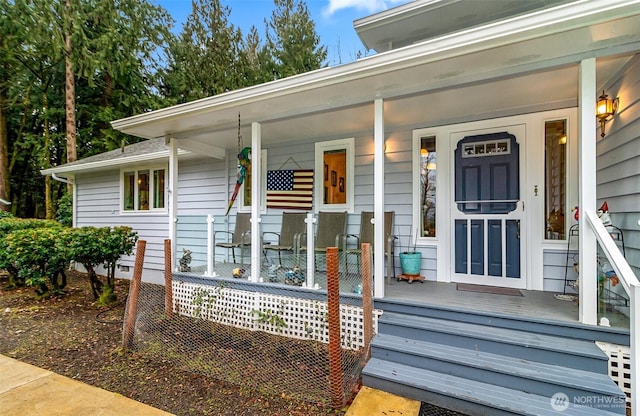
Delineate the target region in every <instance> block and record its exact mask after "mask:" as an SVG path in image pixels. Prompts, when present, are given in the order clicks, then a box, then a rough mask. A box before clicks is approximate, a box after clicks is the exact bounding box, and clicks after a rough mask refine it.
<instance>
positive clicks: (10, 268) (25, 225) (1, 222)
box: [0, 216, 61, 287]
mask: <svg viewBox="0 0 640 416" xmlns="http://www.w3.org/2000/svg"><path fill="white" fill-rule="evenodd" d="M36 229H61V227H60V224H59V223H57V222H55V221H47V220H38V219H21V218H13V216H8V217H4V218H0V270H5V271H7V272H8V273H9V286H10V287H16V286H24V285H25V284H26V281H25V277H24V276H25V273H19V267H18V265H17V264H16V261H17V257H16V256H15V253H14V255H12V256H10V253H11V251H10V248H9V244H8V242H7V241H6V237H7V236H9V235H10V234H11V233H13V232H16V231H20V230H36ZM22 263H24V262H21V264H22Z"/></svg>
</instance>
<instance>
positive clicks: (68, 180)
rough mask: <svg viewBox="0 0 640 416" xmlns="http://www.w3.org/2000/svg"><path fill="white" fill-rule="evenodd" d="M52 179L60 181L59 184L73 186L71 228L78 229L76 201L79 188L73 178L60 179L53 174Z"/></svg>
mask: <svg viewBox="0 0 640 416" xmlns="http://www.w3.org/2000/svg"><path fill="white" fill-rule="evenodd" d="M51 177H52V178H53V180H55V181H58V182H62V183H64V184H66V185H71V186H72V189H73V194H72V196H71V198H72V200H71V207H72V208H71V226H72V227H73V228H75V227H76V209H77V208H76V205H77V204H76V201H77V200H78V188H77V187H76V183H75V181H74V180H73V179H72V178H63V177H60V176H58V175H56V174H55V173H52V174H51Z"/></svg>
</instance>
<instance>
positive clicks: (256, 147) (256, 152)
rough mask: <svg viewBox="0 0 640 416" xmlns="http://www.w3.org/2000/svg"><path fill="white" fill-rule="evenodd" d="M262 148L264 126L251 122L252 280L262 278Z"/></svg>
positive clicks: (255, 280)
mask: <svg viewBox="0 0 640 416" xmlns="http://www.w3.org/2000/svg"><path fill="white" fill-rule="evenodd" d="M261 148H262V126H261V125H260V123H257V122H255V121H254V122H253V123H251V276H250V280H251V281H252V282H257V281H258V280H260V264H261V259H260V255H261V253H262V238H261V234H260V208H261V207H260V192H262V191H263V190H262V188H261V187H260V183H261V181H262V178H261V177H260V176H261V175H260V174H261V172H262V168H261V166H260V164H261V162H262V161H261V160H260V149H261Z"/></svg>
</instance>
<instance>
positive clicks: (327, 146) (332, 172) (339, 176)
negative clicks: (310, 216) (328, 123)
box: [314, 138, 354, 212]
mask: <svg viewBox="0 0 640 416" xmlns="http://www.w3.org/2000/svg"><path fill="white" fill-rule="evenodd" d="M315 153H316V161H315V171H316V174H315V178H316V179H315V195H314V199H315V201H316V204H315V205H316V209H317V210H318V211H349V212H352V211H353V199H354V197H353V189H354V187H353V178H354V175H353V169H354V167H353V166H354V155H353V153H354V139H353V138H349V139H341V140H332V141H328V142H320V143H316V151H315Z"/></svg>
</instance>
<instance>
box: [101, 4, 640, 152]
mask: <svg viewBox="0 0 640 416" xmlns="http://www.w3.org/2000/svg"><path fill="white" fill-rule="evenodd" d="M588 3H592V2H588ZM596 3H598V2H596ZM628 3H630V2H627V4H628ZM552 17H553V16H549V19H551V18H552ZM581 19H582V20H581ZM519 23H521V22H513V26H514V28H513V29H510V30H508V31H507V29H503V28H481V29H472V30H471V31H470V33H469V34H467V35H468V39H466V38H465V34H464V33H463V34H458V35H457V36H456V37H455V38H446V37H445V38H440V39H434V40H431V41H426V42H423V43H421V44H418V45H413V46H410V47H407V48H403V49H399V50H394V51H390V52H387V53H383V54H379V55H376V56H372V57H369V58H365V59H362V60H359V61H357V62H354V63H351V64H347V65H342V66H339V67H335V68H325V69H321V70H318V71H314V72H311V73H308V74H302V75H298V76H295V77H291V78H287V79H285V80H280V81H275V82H272V83H268V84H263V85H260V86H256V87H251V88H246V89H243V90H239V91H234V92H231V93H227V94H222V95H220V96H216V97H211V98H206V99H203V100H199V101H196V102H193V103H187V104H184V105H180V106H175V107H171V108H168V109H163V110H158V111H155V112H151V113H147V114H142V115H139V116H135V117H131V118H128V119H124V120H118V121H115V122H114V123H113V125H114V127H115V128H117V129H120V130H122V131H123V132H125V133H128V134H132V135H136V136H140V137H144V138H153V137H162V136H166V135H168V136H173V137H175V138H177V139H181V138H183V139H184V138H190V139H192V140H195V141H201V142H203V143H209V144H213V145H215V146H217V147H220V148H226V149H236V147H237V123H238V114H240V115H241V123H242V130H241V133H242V135H243V137H244V138H245V139H244V140H245V143H250V141H251V139H250V138H251V129H250V127H251V126H250V125H251V122H254V121H255V122H260V123H261V125H262V142H263V144H265V145H266V144H269V143H274V142H279V141H292V140H309V141H315V140H318V139H330V138H338V137H348V136H354V135H359V134H372V132H373V113H374V111H373V101H374V100H375V99H376V98H383V99H384V100H385V112H384V117H385V129H386V130H387V131H393V130H397V129H399V128H407V127H408V128H411V127H417V126H420V127H427V126H435V125H443V124H448V123H453V122H463V121H472V120H479V119H485V118H491V117H498V116H504V115H512V114H520V113H525V112H529V111H540V110H546V109H551V108H561V107H567V106H575V105H577V96H578V63H579V62H580V60H582V59H585V58H589V57H595V58H597V86H598V87H600V86H601V85H604V84H605V83H606V82H607V80H609V79H611V77H612V76H613V74H614V73H615V72H616V71H618V70H620V68H621V67H622V66H623V65H624V64H625V62H626V61H627V60H628V59H629V58H630V57H631V55H632V54H633V53H636V52H638V51H640V14H639V12H638V10H637V5H635V8H634V7H633V6H629V7H619V8H618V9H615V10H614V11H609V12H601V13H598V14H596V15H589V16H587V17H584V18H577V19H574V20H571V21H568V22H567V21H565V22H561V21H558V22H557V23H555V24H552V23H549V24H547V25H545V26H543V27H539V28H537V27H535V24H533V23H535V22H533V23H532V24H533V26H532V28H531V29H529V30H518V24H519ZM495 30H501V31H507V32H508V33H506V32H505V33H503V32H500V33H496V32H495ZM492 34H493V35H492ZM482 35H484V36H485V38H483V39H481V40H480V39H479V37H480V36H482ZM492 36H493V37H492ZM594 107H595V105H594ZM594 122H595V119H594Z"/></svg>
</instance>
